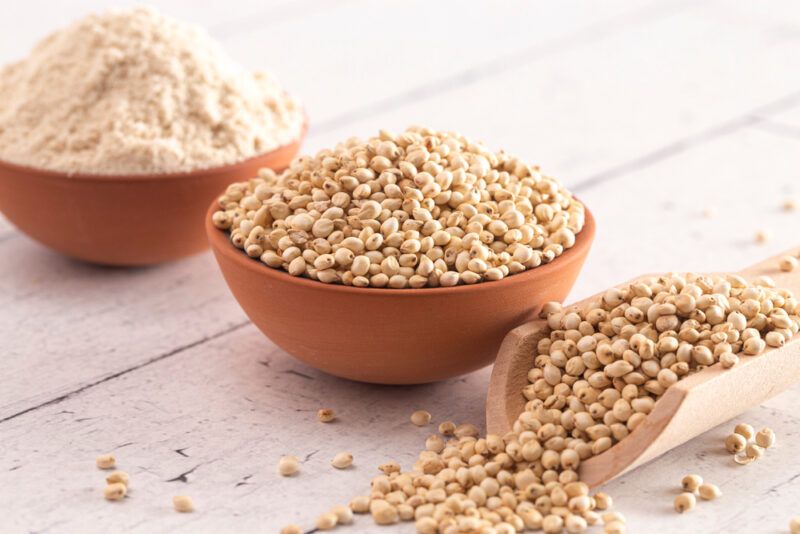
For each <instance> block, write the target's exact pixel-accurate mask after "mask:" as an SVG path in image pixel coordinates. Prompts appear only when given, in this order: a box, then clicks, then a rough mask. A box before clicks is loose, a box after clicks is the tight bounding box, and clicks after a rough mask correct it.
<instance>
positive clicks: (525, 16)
mask: <svg viewBox="0 0 800 534" xmlns="http://www.w3.org/2000/svg"><path fill="white" fill-rule="evenodd" d="M689 7H690V6H689V4H688V3H686V2H680V3H675V2H664V1H657V2H653V1H650V2H647V3H643V4H635V5H633V4H631V3H629V2H625V1H619V0H614V1H613V2H603V3H602V4H599V3H597V2H591V1H588V0H568V1H564V2H556V3H548V4H542V3H535V2H520V1H513V2H502V3H497V2H473V3H471V4H470V6H469V8H468V9H465V8H464V7H463V6H462V4H461V3H458V2H453V1H447V2H425V1H424V0H413V1H399V0H393V1H390V2H380V3H374V2H372V3H369V2H353V3H348V4H343V5H341V6H339V7H338V8H336V9H333V10H330V11H327V12H322V11H318V12H315V13H310V14H309V15H308V16H307V17H305V18H303V19H292V20H290V21H287V22H286V23H280V24H276V25H274V26H271V27H270V29H269V31H267V32H263V33H259V34H257V35H256V34H251V33H244V34H241V35H231V36H230V38H229V39H226V41H225V46H226V48H227V49H228V50H229V51H230V52H231V53H232V54H233V55H234V57H236V58H238V59H240V60H241V61H242V62H244V64H246V65H249V66H253V67H258V68H263V69H268V70H270V71H272V72H275V73H276V74H277V75H278V77H279V78H280V79H281V81H282V82H283V83H284V84H285V87H287V89H288V90H290V91H292V92H293V93H294V94H296V95H298V96H299V97H300V98H301V99H302V100H303V101H304V103H305V105H306V108H307V109H308V112H309V116H310V121H311V127H312V135H314V133H313V132H314V129H315V128H318V127H321V128H325V129H326V130H327V129H329V128H330V127H332V126H333V125H332V124H331V123H332V122H333V123H335V124H346V123H349V122H350V121H351V120H352V118H351V116H360V115H363V114H364V113H369V114H371V113H373V112H374V111H375V109H374V108H375V107H382V106H385V105H386V102H387V101H388V102H391V100H392V99H394V98H397V97H398V96H399V97H400V98H410V100H411V101H413V100H414V99H415V97H416V96H418V93H420V94H427V93H429V92H432V93H436V92H437V91H438V90H441V88H442V86H445V87H449V86H450V85H451V84H453V83H455V84H456V85H459V84H462V83H470V82H472V80H474V79H480V78H482V77H486V76H489V75H490V74H491V70H492V69H507V68H514V67H515V66H516V65H518V64H522V63H525V62H527V61H530V60H531V58H537V57H542V56H547V57H550V56H555V55H558V53H559V52H561V51H562V50H563V49H565V48H569V47H582V46H583V47H585V46H588V45H589V44H590V43H591V42H593V41H594V40H596V39H601V38H605V37H607V36H610V35H613V34H614V33H618V32H621V31H625V30H627V29H628V28H630V27H632V26H635V25H645V26H647V25H649V24H650V23H651V22H652V21H653V20H657V19H658V18H659V17H661V16H666V15H667V14H668V13H671V12H673V11H678V10H682V9H688V8H689ZM345 21H346V22H345ZM356 21H359V22H356ZM272 50H281V51H282V53H281V54H275V53H270V51H272ZM488 94H494V93H487V95H488ZM335 124H334V125H335ZM338 135H339V136H341V132H340V133H339V134H338Z"/></svg>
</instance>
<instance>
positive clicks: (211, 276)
mask: <svg viewBox="0 0 800 534" xmlns="http://www.w3.org/2000/svg"><path fill="white" fill-rule="evenodd" d="M0 246H2V247H3V253H2V254H3V257H4V260H3V261H2V262H0V309H2V310H3V313H1V314H0V339H2V340H3V342H2V346H3V350H2V353H3V357H2V358H0V376H5V377H13V380H9V381H7V382H6V383H5V384H4V386H3V387H2V388H0V419H3V418H6V417H10V416H13V415H14V414H16V413H19V412H21V411H24V410H27V409H30V408H32V407H35V406H37V405H39V404H41V403H45V402H48V401H50V400H52V399H54V398H57V397H59V396H62V395H67V394H70V392H72V391H75V390H77V389H80V388H82V387H86V386H87V385H89V384H91V383H94V382H97V381H101V380H104V379H106V378H107V377H109V376H111V375H114V374H116V373H119V372H122V371H124V370H126V369H129V368H131V367H135V366H137V365H141V364H142V363H144V362H147V361H149V360H151V359H153V358H158V357H161V356H163V355H165V354H169V353H171V352H173V351H175V350H180V349H181V348H182V347H185V346H187V345H192V344H193V343H198V342H200V341H202V340H204V339H207V338H210V337H213V336H215V335H218V334H219V333H220V332H225V331H227V330H228V329H231V328H234V327H236V326H237V325H241V324H243V323H244V322H245V320H246V319H245V317H244V314H243V313H242V312H241V310H240V308H239V307H238V305H237V304H236V302H235V301H234V300H233V298H232V297H231V296H230V293H229V292H228V289H227V287H226V286H225V284H224V282H223V281H222V277H221V276H220V275H219V272H218V270H217V267H216V264H215V263H214V260H213V259H212V257H211V255H210V254H208V253H206V254H202V255H200V256H196V257H193V258H189V259H187V260H184V261H180V262H176V263H172V264H168V265H164V266H161V267H152V268H142V269H109V268H102V267H94V266H91V265H87V264H84V263H80V262H76V261H73V260H69V259H67V258H64V257H61V256H60V255H57V254H55V253H52V252H49V251H47V250H45V249H44V248H43V247H41V246H39V245H37V244H34V243H33V242H31V241H30V240H28V239H27V238H24V239H10V240H7V241H4V242H2V243H0Z"/></svg>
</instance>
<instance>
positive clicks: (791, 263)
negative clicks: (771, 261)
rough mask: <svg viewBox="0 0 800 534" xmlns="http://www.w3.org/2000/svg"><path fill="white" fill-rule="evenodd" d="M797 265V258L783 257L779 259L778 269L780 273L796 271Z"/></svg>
mask: <svg viewBox="0 0 800 534" xmlns="http://www.w3.org/2000/svg"><path fill="white" fill-rule="evenodd" d="M797 264H798V261H797V258H795V257H794V256H784V257H783V258H781V261H780V265H779V267H780V268H781V271H784V272H787V273H788V272H791V271H794V270H795V269H797Z"/></svg>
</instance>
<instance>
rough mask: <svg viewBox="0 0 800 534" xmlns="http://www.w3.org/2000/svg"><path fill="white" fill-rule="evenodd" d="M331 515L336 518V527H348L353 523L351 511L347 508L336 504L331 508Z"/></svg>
mask: <svg viewBox="0 0 800 534" xmlns="http://www.w3.org/2000/svg"><path fill="white" fill-rule="evenodd" d="M331 513H332V514H334V515H335V516H336V524H337V525H349V524H350V523H352V522H353V510H352V509H351V508H349V507H347V506H344V505H341V504H338V505H336V506H334V507H333V508H331Z"/></svg>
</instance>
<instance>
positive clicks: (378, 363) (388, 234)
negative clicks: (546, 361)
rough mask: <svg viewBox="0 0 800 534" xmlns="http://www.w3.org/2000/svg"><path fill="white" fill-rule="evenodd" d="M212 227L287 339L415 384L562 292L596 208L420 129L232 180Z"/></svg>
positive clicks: (254, 307)
mask: <svg viewBox="0 0 800 534" xmlns="http://www.w3.org/2000/svg"><path fill="white" fill-rule="evenodd" d="M206 229H207V232H208V235H209V239H210V241H211V244H212V249H213V250H214V253H215V255H216V257H217V260H218V262H219V264H220V267H221V269H222V272H223V274H224V276H225V279H226V280H227V282H228V285H229V286H230V288H231V290H232V291H233V294H234V295H235V296H236V298H237V299H238V301H239V303H240V304H241V306H242V307H243V308H244V310H245V312H246V313H247V314H248V315H249V317H250V318H251V320H252V321H253V322H254V323H255V324H256V325H257V326H258V327H259V328H260V329H261V330H262V331H263V332H264V333H265V334H266V335H267V336H268V337H269V338H270V339H272V340H273V341H274V342H275V343H276V344H278V345H279V346H280V347H282V348H283V349H284V350H286V351H287V352H289V353H290V354H292V355H294V356H296V357H297V358H299V359H301V360H303V361H304V362H306V363H308V364H309V365H312V366H314V367H317V368H319V369H322V370H324V371H327V372H329V373H332V374H335V375H339V376H343V377H346V378H351V379H354V380H361V381H367V382H377V383H393V384H403V383H405V384H407V383H421V382H430V381H434V380H441V379H444V378H448V377H451V376H455V375H459V374H462V373H465V372H468V371H471V370H474V369H477V368H480V367H482V366H484V365H487V364H489V363H491V362H492V361H493V359H494V357H495V354H496V352H497V348H498V347H499V344H500V342H501V340H502V339H503V336H505V334H506V333H507V332H508V331H509V330H510V329H511V328H513V327H515V326H517V325H519V324H521V323H523V322H525V321H526V320H530V319H531V318H533V317H534V316H535V313H537V312H538V309H539V308H540V307H541V305H542V304H543V303H544V302H547V301H550V300H559V301H560V300H562V299H563V298H564V297H566V296H567V293H568V292H569V290H570V289H571V287H572V285H573V283H574V282H575V279H576V278H577V275H578V272H579V270H580V268H581V266H582V265H583V261H584V259H585V258H586V255H587V254H588V251H589V246H590V244H591V241H592V238H593V236H594V221H593V219H592V217H591V214H590V213H589V211H588V210H587V209H586V208H585V207H584V205H583V204H582V203H581V202H580V201H578V200H577V199H576V198H575V197H574V196H573V195H572V194H571V193H570V192H569V191H568V190H567V189H565V188H564V187H563V186H562V185H561V184H560V182H559V181H558V180H556V179H555V178H552V177H550V176H549V175H547V174H545V173H544V172H542V171H541V169H539V168H538V167H536V166H532V165H529V164H528V163H526V162H525V161H523V160H521V159H520V158H517V157H514V156H511V155H509V154H507V153H505V152H503V151H499V152H496V151H492V150H489V149H488V148H486V147H485V146H484V145H482V144H480V143H477V142H474V141H472V140H470V139H468V138H466V137H465V136H463V135H460V134H458V133H447V132H438V131H435V130H432V129H429V128H422V127H415V128H410V129H408V130H406V131H405V132H402V133H399V134H395V133H391V132H388V131H381V132H380V133H379V134H378V135H376V136H375V137H372V138H370V139H367V140H365V141H364V140H360V139H356V138H352V139H349V140H347V141H345V142H343V143H340V144H339V145H337V146H336V147H335V148H333V149H325V150H322V151H320V152H318V153H317V154H316V155H314V156H303V157H298V158H296V159H295V160H294V161H293V162H292V163H291V164H290V165H289V167H288V168H287V169H286V170H285V171H284V172H283V173H276V172H274V171H272V170H269V169H267V170H263V171H261V172H260V173H259V175H258V177H256V178H253V179H250V180H248V181H244V182H236V183H233V184H231V185H229V186H228V187H227V189H226V190H225V191H224V193H223V194H222V195H220V196H219V198H218V199H217V200H216V201H215V202H214V203H213V204H212V206H211V208H210V210H209V212H208V215H207V218H206Z"/></svg>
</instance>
